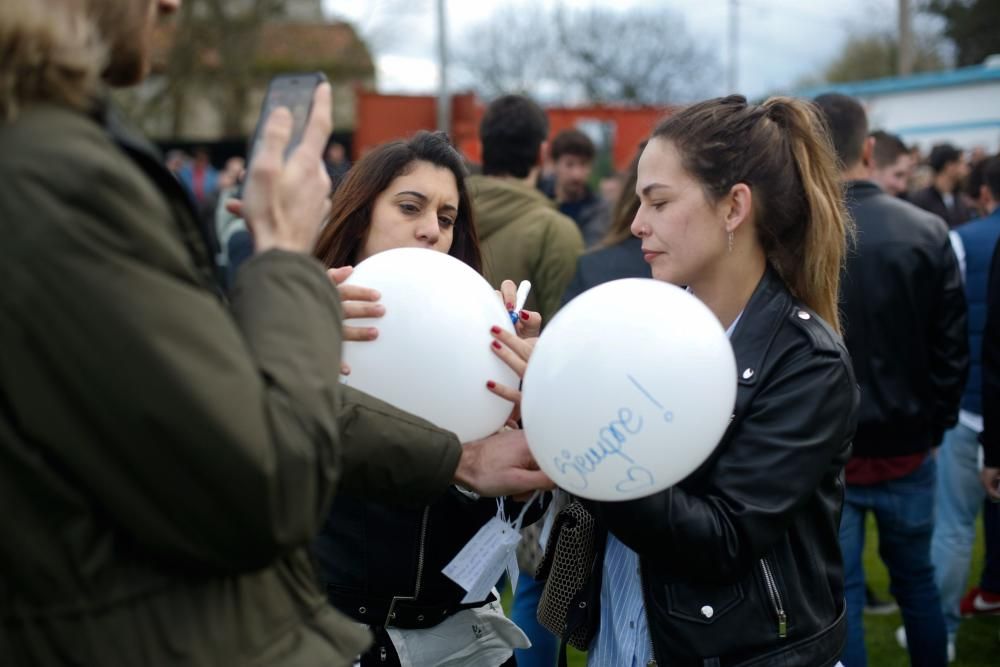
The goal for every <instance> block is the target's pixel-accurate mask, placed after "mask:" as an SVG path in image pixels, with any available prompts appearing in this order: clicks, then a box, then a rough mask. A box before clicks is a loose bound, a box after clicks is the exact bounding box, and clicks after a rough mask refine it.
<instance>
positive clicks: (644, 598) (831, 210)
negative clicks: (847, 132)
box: [495, 95, 858, 667]
mask: <svg viewBox="0 0 1000 667" xmlns="http://www.w3.org/2000/svg"><path fill="white" fill-rule="evenodd" d="M636 192H637V194H638V195H639V200H640V203H639V208H638V211H637V213H636V215H635V219H634V220H633V221H632V227H631V228H632V233H633V234H635V235H636V236H637V237H639V238H640V239H641V241H642V246H641V250H642V253H643V257H644V258H645V260H646V262H647V263H648V264H649V265H650V267H651V268H652V272H653V277H654V278H655V279H657V280H662V281H665V282H669V283H672V284H675V285H684V286H687V288H688V289H689V290H690V291H691V293H692V294H693V295H694V296H695V297H697V298H698V299H700V300H701V301H702V302H703V303H704V304H705V305H706V306H708V308H709V309H710V310H711V311H712V312H713V313H714V314H715V316H716V317H717V318H718V320H719V322H720V323H721V324H722V326H723V327H724V328H725V329H726V331H727V334H728V335H729V336H730V340H731V342H732V346H733V353H734V355H735V358H736V364H737V377H736V378H734V381H735V382H737V391H736V403H735V406H734V409H733V414H732V417H731V418H730V422H729V427H728V429H727V430H726V433H725V434H724V435H723V437H722V439H721V440H720V442H719V443H718V446H717V448H716V450H715V451H714V453H713V454H712V456H711V457H710V458H709V460H708V461H707V462H706V463H705V464H704V465H703V466H701V467H700V468H699V469H698V470H697V471H696V472H695V473H694V474H692V475H691V476H689V477H688V478H687V479H685V480H683V481H682V482H680V483H679V484H677V485H675V486H674V487H672V488H670V489H667V490H665V491H662V492H660V493H656V494H653V495H651V496H649V497H646V498H642V499H639V500H632V501H626V502H619V503H609V502H595V503H587V504H588V506H589V509H590V510H591V512H592V513H593V514H594V516H595V519H596V521H597V526H598V529H597V538H598V539H597V544H598V548H597V550H596V558H595V559H594V564H593V567H592V568H591V569H589V570H588V571H587V575H588V584H587V585H586V586H585V587H584V588H583V590H582V591H581V592H580V594H579V596H578V597H577V598H575V599H574V600H573V601H572V604H571V605H570V609H571V610H574V611H572V612H571V613H570V617H569V619H570V624H569V625H570V627H568V628H567V633H566V636H568V635H569V633H570V632H572V631H574V630H577V629H580V628H585V629H587V631H589V632H590V633H592V634H590V637H591V640H590V642H589V651H588V661H589V664H591V665H656V664H659V665H665V666H669V667H696V666H697V667H721V666H723V665H725V666H733V667H735V666H743V667H751V666H752V667H765V666H777V665H781V666H783V667H792V666H801V667H831V666H832V665H835V664H836V663H837V661H838V657H839V656H840V653H841V649H842V647H843V645H844V640H845V637H846V623H845V614H844V581H843V563H842V559H841V555H840V547H839V542H838V526H839V523H840V512H841V506H842V502H843V494H844V491H843V476H842V471H843V467H844V463H845V462H846V461H847V458H848V456H849V454H850V443H851V439H852V437H853V434H854V429H855V426H856V422H857V406H858V389H857V385H856V383H855V380H854V375H853V371H852V369H851V363H850V359H849V357H848V355H847V351H846V349H845V347H844V344H843V342H842V340H841V337H840V322H839V316H838V312H837V293H838V287H839V280H840V272H841V268H842V263H843V260H844V254H845V246H846V241H847V239H848V238H849V237H850V236H851V234H852V232H853V228H852V223H851V221H850V218H849V217H848V216H847V214H846V212H845V209H844V202H843V195H842V190H841V187H840V183H839V178H838V170H837V164H836V157H835V153H834V151H833V148H832V146H831V144H830V140H829V138H828V136H827V134H826V131H825V127H824V123H823V121H822V119H821V118H820V116H819V115H818V112H817V110H816V109H815V108H814V107H813V106H812V105H810V104H808V103H806V102H802V101H799V100H794V99H789V98H772V99H769V100H767V101H766V102H764V103H763V104H760V105H756V104H748V103H747V101H746V99H745V98H743V97H740V96H735V95H734V96H730V97H725V98H719V99H713V100H708V101H705V102H701V103H699V104H695V105H692V106H690V107H687V108H685V109H683V110H681V111H679V112H678V113H677V114H675V115H673V116H671V117H670V118H668V119H666V120H665V121H663V122H662V123H661V124H660V125H659V126H658V127H657V128H656V130H655V131H654V132H653V136H652V138H651V139H650V141H649V144H648V145H647V146H646V148H645V149H644V150H643V152H642V157H641V158H640V160H639V169H638V181H637V184H636ZM650 307H651V308H655V307H656V304H650ZM495 335H496V334H495ZM497 338H498V339H499V340H501V341H503V342H504V343H506V344H507V347H505V348H502V349H501V350H498V354H499V355H500V356H501V357H502V358H505V359H508V361H509V363H511V365H512V367H514V368H515V369H520V368H523V366H524V359H525V358H527V357H528V356H529V354H530V346H529V345H527V344H525V343H524V341H520V340H519V339H517V338H515V337H512V336H506V335H504V334H499V335H497ZM515 354H516V355H517V358H515V357H514V355H515ZM678 381H680V382H696V381H697V378H678ZM504 394H506V395H508V396H512V394H511V393H510V392H509V391H504ZM551 539H555V536H552V537H550V540H551ZM580 610H582V611H580ZM578 612H579V613H578Z"/></svg>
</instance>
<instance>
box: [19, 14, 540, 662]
mask: <svg viewBox="0 0 1000 667" xmlns="http://www.w3.org/2000/svg"><path fill="white" fill-rule="evenodd" d="M178 5H179V0H147V1H146V2H138V1H137V0H102V1H101V2H64V1H63V0H3V2H2V3H0V25H2V26H3V31H2V34H0V52H2V53H3V54H4V57H3V59H2V60H0V236H2V238H3V242H2V243H0V282H2V284H3V286H4V288H3V289H2V290H0V506H2V507H3V508H5V510H6V515H5V526H6V530H7V536H6V539H4V540H3V541H2V542H0V656H2V657H0V662H3V664H4V665H43V666H46V665H59V666H61V665H166V664H170V665H175V666H184V667H192V666H198V667H201V666H204V667H209V666H215V665H250V664H253V665H260V666H268V667H270V666H278V665H282V666H283V665H331V666H339V665H349V664H352V663H353V662H354V660H355V658H356V656H357V655H358V654H359V653H360V652H361V651H362V650H363V649H364V647H365V646H366V644H367V643H368V641H369V637H368V634H367V633H366V632H365V631H363V630H362V629H360V628H359V627H358V625H357V624H356V623H353V622H351V621H349V620H348V619H346V618H345V617H343V616H341V615H340V614H338V613H337V612H335V611H334V610H333V609H332V608H331V607H329V606H328V605H327V604H326V602H325V596H324V595H323V594H322V592H321V591H320V590H318V587H317V585H316V583H315V573H314V572H313V569H312V565H311V561H310V558H309V556H308V554H307V552H306V545H307V544H308V543H309V542H310V541H311V540H312V538H313V537H314V536H315V534H316V532H317V530H318V528H319V525H320V523H321V521H322V519H323V517H324V516H325V515H326V512H327V508H328V506H329V504H330V501H331V499H332V497H333V494H334V491H335V490H345V491H351V492H354V493H360V494H371V495H374V496H377V497H380V498H381V499H383V500H386V501H391V500H393V499H396V500H399V501H404V500H405V501H411V502H426V501H428V500H429V499H432V498H434V497H437V496H438V495H440V494H442V493H444V492H445V491H446V490H447V489H448V488H449V486H450V485H451V483H452V482H453V481H455V482H459V483H461V484H463V485H464V486H466V487H469V488H473V489H475V490H477V491H479V492H480V493H482V494H483V495H497V494H502V493H503V492H505V491H511V492H520V491H519V490H526V489H528V488H530V487H532V486H536V485H538V483H539V481H540V478H539V476H538V475H539V473H537V472H532V471H531V470H529V469H528V468H530V465H531V464H530V462H529V461H530V458H529V457H528V455H527V450H526V448H525V445H524V443H523V438H522V437H521V436H519V435H516V434H515V433H516V432H510V434H504V435H502V436H494V437H493V438H491V439H489V440H487V441H481V442H477V443H470V444H471V446H470V445H466V446H465V447H464V448H463V447H461V446H460V445H459V443H458V441H457V439H456V438H455V436H454V435H453V434H450V433H447V432H443V431H440V430H439V429H437V428H435V427H433V426H432V425H430V424H428V423H426V422H424V421H422V420H420V419H417V418H416V417H412V416H409V415H405V414H403V413H400V412H399V411H397V410H394V409H393V408H391V407H390V406H388V405H385V404H384V403H381V402H379V401H375V400H374V399H371V398H369V397H365V396H364V395H362V394H359V393H357V392H351V391H348V390H345V389H344V388H343V387H342V386H341V385H340V383H339V381H338V380H339V377H338V375H339V373H338V371H339V360H340V340H341V338H342V335H343V333H342V322H341V319H342V314H341V306H340V302H339V299H338V297H337V291H336V290H335V289H334V287H333V286H332V285H331V283H330V280H329V279H328V277H327V276H326V275H325V274H324V271H323V267H322V265H321V264H319V263H318V262H317V261H316V260H314V259H312V258H310V257H309V255H308V253H309V251H310V250H311V247H312V243H313V239H314V238H315V236H316V232H317V229H318V227H319V224H320V221H321V219H322V216H323V213H324V208H325V204H326V198H327V196H328V194H329V187H330V182H329V178H328V177H327V176H326V173H325V171H324V170H323V168H322V163H321V151H322V148H323V146H324V144H325V142H326V139H327V136H328V135H329V132H330V118H331V103H330V90H329V87H328V86H325V85H324V86H321V87H320V88H319V89H317V92H316V94H315V98H314V106H313V114H312V117H311V118H310V120H309V124H308V125H307V127H306V129H305V133H304V135H303V141H302V144H301V145H300V147H299V148H298V149H296V150H295V151H294V152H293V153H292V154H291V155H290V157H289V158H288V159H287V160H285V159H284V158H283V154H284V148H285V146H286V145H287V143H288V140H289V136H290V134H291V115H290V114H289V113H288V112H287V111H284V110H280V111H277V112H275V114H274V115H273V116H272V117H271V118H270V119H269V121H268V122H267V124H266V127H265V132H264V138H263V142H262V148H261V151H260V153H259V155H258V157H257V158H256V159H255V161H254V167H253V168H252V169H251V172H250V174H249V181H248V185H247V188H246V191H245V197H244V201H243V213H244V215H245V217H246V219H247V223H248V225H250V227H251V229H253V231H254V237H255V240H256V249H255V256H254V257H252V258H251V259H250V260H248V261H247V263H246V264H245V266H244V267H243V269H242V270H241V272H240V274H239V275H238V276H237V280H236V284H235V286H234V289H233V292H232V299H231V303H230V304H229V305H228V307H227V304H225V303H224V301H223V299H222V298H221V296H220V294H219V291H218V290H217V288H216V286H215V284H214V282H213V280H214V277H213V268H214V267H212V265H211V259H210V255H209V253H208V251H207V249H206V247H205V244H204V242H203V240H202V237H201V235H200V232H199V229H198V226H197V225H196V223H195V220H194V215H193V210H192V209H191V206H190V203H189V201H188V199H187V197H186V195H185V193H184V191H183V189H182V187H181V185H180V184H179V183H178V182H177V180H176V179H175V178H174V177H173V176H172V175H171V174H170V172H168V171H167V170H166V169H165V168H164V167H163V166H162V159H161V158H160V156H159V155H157V154H156V153H155V151H154V150H153V149H152V147H151V146H149V144H148V143H147V142H145V141H144V140H143V139H141V138H140V137H138V136H136V135H134V134H133V133H131V132H129V131H128V130H127V128H125V127H124V126H123V125H122V124H121V123H120V121H119V120H118V118H117V116H116V114H115V113H114V110H113V109H112V108H111V107H110V106H109V105H108V104H107V103H106V102H105V101H104V99H105V97H106V95H105V93H104V91H103V90H102V87H101V85H100V80H101V78H102V76H103V78H104V80H105V81H107V82H108V83H110V84H113V85H127V84H131V83H135V82H136V81H138V80H139V79H141V78H142V76H143V75H144V73H145V72H146V71H147V70H148V64H149V53H150V50H151V48H150V47H151V44H152V40H151V37H152V30H153V25H154V21H155V19H156V16H157V13H158V12H164V13H166V12H170V11H172V10H175V9H176V8H177V6H178ZM108 54H110V57H107V56H108ZM335 277H336V278H339V279H343V278H344V277H345V276H344V275H342V274H340V275H337V276H335ZM345 289H347V288H345ZM355 296H363V295H362V294H358V295H355ZM348 314H349V313H348ZM388 413H392V414H393V415H395V418H394V419H393V423H394V424H397V426H394V427H393V428H392V429H386V428H385V425H384V420H383V416H384V415H386V414H388ZM358 442H363V443H364V445H365V446H364V448H360V447H357V446H352V443H358ZM511 457H513V458H511Z"/></svg>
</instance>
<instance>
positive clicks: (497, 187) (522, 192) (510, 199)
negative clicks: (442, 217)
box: [467, 176, 556, 240]
mask: <svg viewBox="0 0 1000 667" xmlns="http://www.w3.org/2000/svg"><path fill="white" fill-rule="evenodd" d="M467 184H468V188H469V195H470V196H471V197H472V200H473V201H474V202H476V225H477V227H478V228H479V238H480V240H486V239H487V238H489V237H490V236H491V235H493V234H495V233H496V232H497V231H499V230H500V229H502V228H504V227H506V226H507V225H509V224H510V223H511V222H513V221H515V220H518V219H519V218H522V217H524V216H525V215H527V214H529V213H530V212H531V211H533V210H535V209H537V208H538V207H539V206H544V207H545V208H549V209H552V210H553V211H555V210H556V205H555V203H554V202H553V201H552V200H550V199H549V198H548V197H546V196H545V195H544V194H543V193H542V192H541V191H540V190H537V189H536V188H532V187H529V186H527V185H524V184H523V183H518V182H517V181H514V180H511V179H506V178H497V177H495V176H470V177H469V179H468V180H467Z"/></svg>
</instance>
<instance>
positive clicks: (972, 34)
mask: <svg viewBox="0 0 1000 667" xmlns="http://www.w3.org/2000/svg"><path fill="white" fill-rule="evenodd" d="M924 11H925V12H927V13H929V14H932V15H937V16H940V17H941V18H942V19H944V21H945V28H944V34H945V36H946V37H947V38H948V39H949V40H950V41H952V42H953V43H954V44H955V49H956V52H957V58H956V59H957V61H958V63H957V64H958V65H959V66H966V65H978V64H979V63H981V62H983V60H984V59H985V58H986V56H989V55H992V54H994V53H1000V2H998V1H997V0H930V1H929V2H927V4H926V6H925V7H924Z"/></svg>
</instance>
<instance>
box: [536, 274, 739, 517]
mask: <svg viewBox="0 0 1000 667" xmlns="http://www.w3.org/2000/svg"><path fill="white" fill-rule="evenodd" d="M522 392H523V398H522V402H521V417H522V420H523V423H524V431H525V436H526V437H527V440H528V445H529V447H530V448H531V452H532V454H534V457H535V460H536V461H537V462H538V465H539V466H540V467H541V469H542V470H543V471H545V473H546V474H547V475H548V476H549V477H550V478H552V480H553V481H554V482H555V483H556V484H557V485H559V486H560V487H562V488H564V489H566V490H568V491H569V492H570V493H573V494H575V495H578V496H582V497H584V498H590V499H593V500H602V501H616V500H631V499H633V498H641V497H643V496H648V495H651V494H653V493H656V492H658V491H661V490H663V489H665V488H668V487H670V486H672V485H674V484H676V483H677V482H679V481H681V480H682V479H684V478H685V477H686V476H688V475H689V474H691V473H692V472H693V471H694V470H695V469H696V468H697V467H698V466H699V465H701V464H702V463H703V462H704V461H705V460H706V459H707V458H708V457H709V455H710V454H711V453H712V451H713V450H714V449H715V447H716V445H717V444H718V442H719V439H720V438H721V437H722V435H723V433H724V432H725V430H726V427H727V426H728V424H729V419H730V415H731V414H732V409H733V405H734V403H735V400H736V361H735V359H734V358H733V350H732V347H731V346H730V344H729V339H728V337H727V336H726V332H725V331H724V330H723V328H722V326H721V325H720V324H719V320H718V319H717V318H716V317H715V315H713V314H712V312H711V311H710V310H709V309H708V308H707V307H706V306H705V305H704V304H703V303H702V302H701V301H699V300H698V299H697V298H695V297H694V296H692V295H691V294H689V293H688V292H686V291H685V290H683V289H680V288H678V287H675V286H673V285H669V284H667V283H664V282H660V281H656V280H650V279H648V278H627V279H624V280H615V281H612V282H609V283H604V284H602V285H598V286H597V287H594V288H593V289H591V290H588V291H587V292H584V293H583V294H581V295H580V296H578V297H577V298H576V299H573V301H571V302H570V303H568V304H566V305H565V306H564V307H563V309H562V310H561V311H560V312H559V313H558V314H557V315H556V316H555V318H553V320H552V322H551V323H550V324H549V325H548V327H547V328H546V329H545V331H544V332H543V333H542V336H541V338H540V339H539V341H538V344H537V345H536V346H535V350H534V352H533V353H532V356H531V361H530V362H529V364H528V370H527V372H526V373H525V376H524V383H523V387H522Z"/></svg>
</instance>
